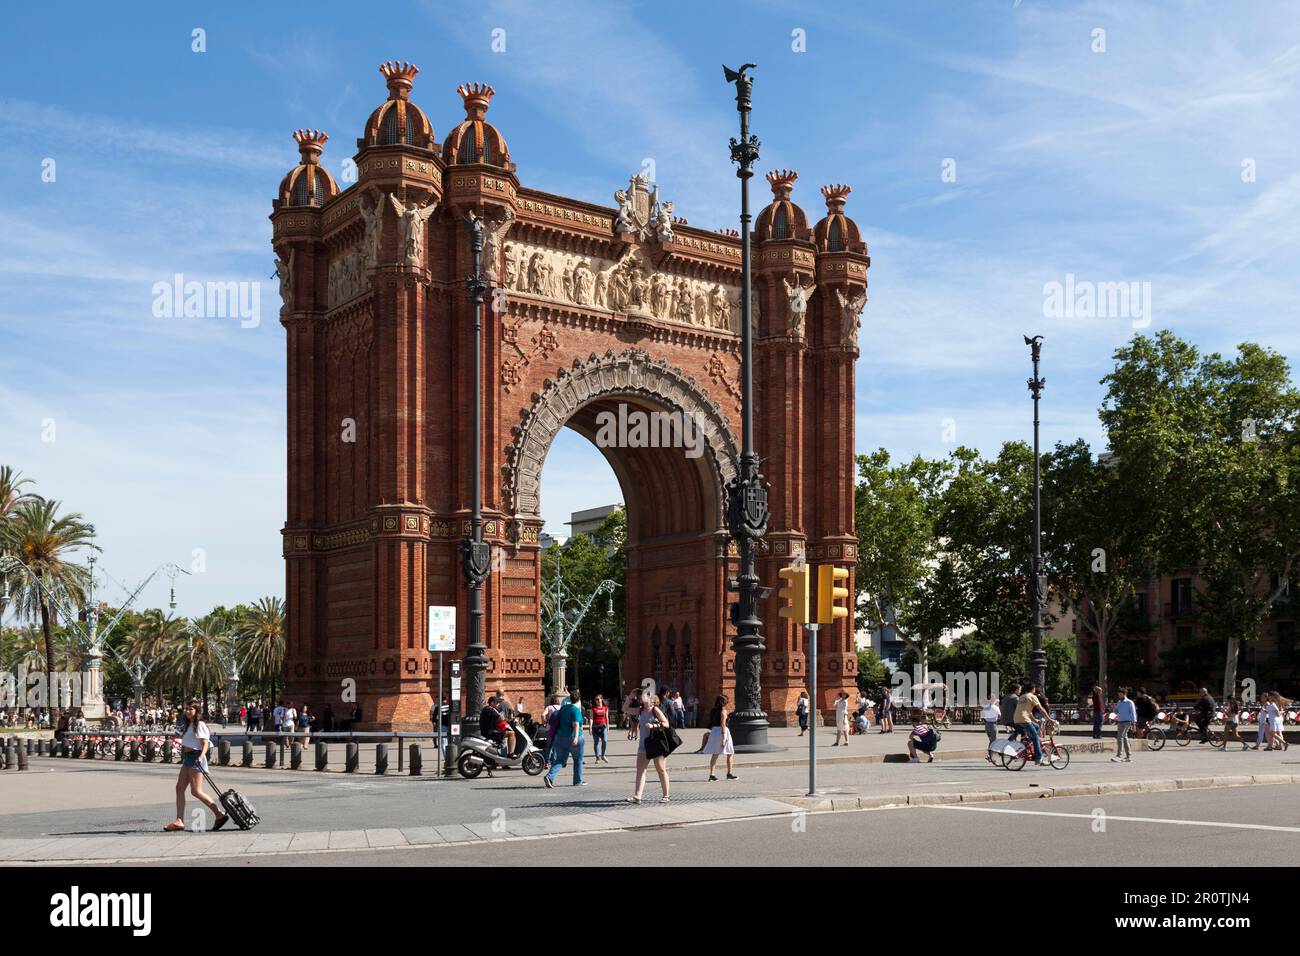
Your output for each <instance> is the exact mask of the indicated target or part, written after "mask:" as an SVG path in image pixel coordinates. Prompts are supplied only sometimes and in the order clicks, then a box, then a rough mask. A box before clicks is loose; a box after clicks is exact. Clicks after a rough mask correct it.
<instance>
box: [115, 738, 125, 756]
mask: <svg viewBox="0 0 1300 956" xmlns="http://www.w3.org/2000/svg"><path fill="white" fill-rule="evenodd" d="M125 756H126V744H125V743H123V742H122V738H121V737H119V738H118V739H117V746H115V747H114V748H113V759H114V760H121V759H122V758H123V757H125Z"/></svg>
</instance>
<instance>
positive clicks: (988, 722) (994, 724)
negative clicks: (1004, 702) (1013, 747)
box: [981, 694, 1002, 763]
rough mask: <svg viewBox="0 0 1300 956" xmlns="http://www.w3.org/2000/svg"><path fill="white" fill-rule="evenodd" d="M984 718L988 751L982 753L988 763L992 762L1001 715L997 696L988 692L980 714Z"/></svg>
mask: <svg viewBox="0 0 1300 956" xmlns="http://www.w3.org/2000/svg"><path fill="white" fill-rule="evenodd" d="M981 716H983V718H984V733H985V734H987V735H988V738H989V748H990V749H989V751H988V753H986V754H985V755H984V759H985V760H987V761H988V762H989V763H992V762H993V750H992V747H993V744H994V743H995V742H996V741H997V739H998V720H999V719H1000V718H1001V717H1002V708H1001V707H999V706H998V701H997V698H996V697H995V696H994V695H993V694H989V696H988V700H986V701H985V702H984V710H983V712H982V715H981Z"/></svg>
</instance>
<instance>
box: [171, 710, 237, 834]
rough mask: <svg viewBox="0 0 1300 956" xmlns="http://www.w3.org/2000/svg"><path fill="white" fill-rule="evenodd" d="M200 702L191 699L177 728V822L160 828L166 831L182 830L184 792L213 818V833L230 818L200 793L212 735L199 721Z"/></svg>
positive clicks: (205, 795) (204, 794)
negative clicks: (179, 769) (178, 771)
mask: <svg viewBox="0 0 1300 956" xmlns="http://www.w3.org/2000/svg"><path fill="white" fill-rule="evenodd" d="M201 713H202V711H201V710H200V708H199V702H198V701H197V700H192V701H190V703H189V706H187V707H186V708H185V717H184V719H183V720H182V722H181V723H180V724H178V725H177V727H176V729H177V730H179V731H180V734H181V772H180V775H179V776H178V777H177V778H176V819H175V820H173V821H172V822H171V823H169V824H167V825H166V826H165V827H163V829H164V830H167V831H168V832H173V831H176V830H184V829H185V791H186V790H187V789H188V790H189V791H190V793H192V794H194V796H195V798H196V799H197V800H198V801H199V803H201V804H203V805H204V806H206V807H207V808H208V809H209V810H211V811H212V813H213V815H214V816H215V817H216V822H215V823H213V824H212V829H213V830H220V829H221V828H222V827H224V826H225V825H226V821H227V820H228V819H230V818H229V817H227V816H226V815H225V814H224V813H222V812H221V808H220V807H219V806H217V802H216V801H215V800H213V799H212V798H211V797H209V796H208V795H207V794H206V793H204V792H203V771H205V770H207V768H208V750H209V749H210V748H211V746H212V735H211V734H210V733H208V725H207V724H205V723H204V722H203V721H202V720H201V719H200V715H201Z"/></svg>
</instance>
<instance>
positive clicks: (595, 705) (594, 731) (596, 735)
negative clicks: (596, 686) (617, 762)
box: [591, 694, 609, 763]
mask: <svg viewBox="0 0 1300 956" xmlns="http://www.w3.org/2000/svg"><path fill="white" fill-rule="evenodd" d="M608 746H609V707H608V705H607V704H606V703H605V695H604V694H597V695H596V699H595V700H594V701H593V702H592V705H591V753H592V756H594V757H595V759H596V763H609V758H608V757H606V756H605V750H606V748H607V747H608Z"/></svg>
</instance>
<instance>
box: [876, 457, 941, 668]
mask: <svg viewBox="0 0 1300 956" xmlns="http://www.w3.org/2000/svg"><path fill="white" fill-rule="evenodd" d="M950 475H951V467H950V465H949V463H947V462H944V461H933V460H930V459H926V458H922V457H919V456H918V457H916V458H914V459H912V460H911V461H909V462H905V463H902V464H897V465H895V464H891V463H890V460H889V453H888V452H887V451H885V450H884V449H883V448H882V449H880V450H879V451H876V452H874V453H873V454H870V455H859V456H858V484H857V488H856V492H855V498H854V508H855V513H856V514H855V517H856V523H857V533H858V564H857V576H856V579H855V584H856V588H857V592H858V593H857V595H856V600H855V606H856V607H857V608H858V612H859V613H860V614H861V615H862V616H863V617H865V618H866V620H867V621H868V622H869V623H870V625H871V626H872V627H875V628H877V629H888V628H892V629H893V630H894V631H895V632H896V633H897V634H898V636H899V637H900V638H901V639H902V640H903V641H904V642H905V643H906V644H907V645H908V647H910V648H912V649H913V650H914V651H915V653H916V655H917V657H918V659H919V660H920V662H921V668H922V670H923V671H924V670H926V669H928V667H929V654H930V651H931V649H932V648H933V647H934V646H935V645H936V644H937V643H938V641H939V638H940V637H941V636H942V635H943V633H944V632H945V631H947V630H949V629H951V628H954V627H958V626H960V624H961V623H962V620H961V613H960V609H961V607H962V604H963V602H962V601H961V600H960V596H959V594H958V578H957V573H956V569H955V568H954V566H953V564H952V561H951V559H950V557H949V555H948V554H947V551H946V548H945V543H944V541H943V540H942V539H941V537H940V534H939V531H938V522H939V520H940V516H941V512H942V507H943V495H944V486H945V482H946V481H947V480H948V478H949V476H950Z"/></svg>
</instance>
